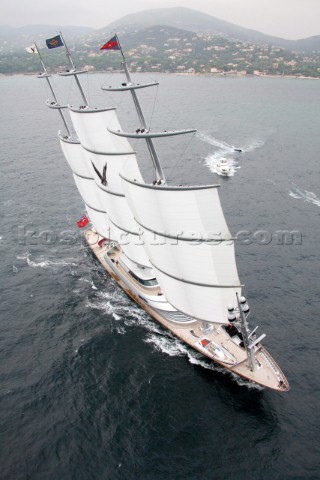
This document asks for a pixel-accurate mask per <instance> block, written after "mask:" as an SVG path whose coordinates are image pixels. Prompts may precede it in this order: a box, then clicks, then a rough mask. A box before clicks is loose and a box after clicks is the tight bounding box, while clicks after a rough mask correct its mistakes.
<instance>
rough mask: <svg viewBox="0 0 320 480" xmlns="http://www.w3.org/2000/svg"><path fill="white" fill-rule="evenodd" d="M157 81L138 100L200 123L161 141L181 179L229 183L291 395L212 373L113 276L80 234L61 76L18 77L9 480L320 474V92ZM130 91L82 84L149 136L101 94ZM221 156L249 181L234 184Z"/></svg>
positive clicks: (222, 80) (269, 83)
mask: <svg viewBox="0 0 320 480" xmlns="http://www.w3.org/2000/svg"><path fill="white" fill-rule="evenodd" d="M154 76H155V75H139V76H138V81H140V82H143V81H149V80H153V79H154V78H153V77H154ZM151 77H152V78H151ZM156 78H157V79H159V80H160V87H159V88H155V89H148V90H145V91H144V92H143V95H142V94H141V93H139V96H140V97H141V98H142V103H143V106H144V108H145V111H146V118H147V122H148V125H150V126H151V128H152V129H157V128H161V129H165V130H169V129H170V128H188V127H196V128H197V129H198V131H197V133H196V134H195V135H191V136H186V137H179V138H178V137H177V138H173V139H172V140H170V139H166V140H159V141H157V142H156V147H157V149H158V152H159V157H160V158H161V160H162V163H163V166H164V170H165V174H166V176H167V178H168V181H169V182H170V183H178V184H181V183H189V184H199V183H209V184H216V183H219V184H220V185H221V187H220V190H219V193H220V198H221V202H222V206H223V209H224V212H225V216H226V219H227V222H228V225H229V227H230V230H231V232H232V233H233V234H234V235H237V237H238V240H237V241H236V245H235V246H236V258H237V265H238V270H239V275H240V278H241V281H242V282H243V283H244V284H245V289H244V292H245V294H246V295H247V298H248V302H249V304H250V306H251V311H252V314H251V316H250V317H249V319H250V324H251V326H252V327H255V326H256V325H259V326H260V327H259V332H260V333H263V332H265V333H266V334H267V338H266V340H265V342H264V343H265V345H266V347H267V348H268V349H269V350H270V352H271V353H272V355H273V356H274V357H275V359H276V360H277V361H278V362H279V364H280V366H281V368H282V369H283V371H284V372H285V374H286V375H287V377H288V380H289V382H290V385H291V390H290V392H289V393H286V394H279V393H276V392H272V391H268V390H264V389H262V388H258V387H255V386H252V385H251V384H249V383H248V382H246V381H244V380H241V379H239V378H238V377H236V376H234V375H231V374H230V373H228V372H227V371H225V370H223V369H222V368H221V367H219V366H216V365H214V364H213V363H210V362H209V361H208V360H206V359H205V358H204V357H203V356H201V355H200V354H199V353H196V352H194V351H193V350H191V349H190V348H189V347H187V346H186V345H184V344H182V343H181V342H180V341H179V340H177V339H176V338H174V337H173V336H172V335H171V334H170V333H168V332H166V331H165V330H164V329H163V328H162V327H161V326H159V325H158V324H157V323H155V322H154V321H153V320H152V319H151V318H150V317H149V316H148V315H147V314H146V313H144V312H143V311H142V310H140V309H139V308H138V307H137V306H136V305H135V304H134V303H133V302H132V301H131V300H130V299H129V298H128V297H127V296H126V295H125V294H124V293H123V291H122V290H121V289H120V288H119V287H118V286H117V285H116V284H115V283H114V282H113V281H112V280H111V279H110V278H109V276H108V275H107V274H106V273H105V272H104V270H103V269H102V268H101V266H100V264H99V263H98V262H97V260H96V259H95V257H94V256H93V255H92V254H91V252H90V250H89V248H88V246H87V245H86V244H85V242H84V241H83V238H82V235H81V232H79V231H77V228H76V221H77V220H79V218H81V216H82V215H83V214H84V206H83V203H82V201H81V198H80V196H79V194H78V192H77V190H76V187H75V185H74V182H73V179H72V175H71V172H70V170H69V167H68V166H67V164H66V162H65V160H64V158H63V155H62V152H61V150H60V146H59V142H58V139H57V131H58V130H59V129H60V128H62V125H61V124H60V123H59V117H58V114H57V112H56V111H52V110H50V109H48V108H47V107H46V106H45V105H44V101H45V99H46V98H47V97H50V92H48V91H47V90H46V87H45V80H38V79H36V78H33V77H29V76H13V77H2V78H0V86H1V116H0V124H1V139H2V146H1V178H0V205H1V212H0V215H1V230H0V258H1V300H2V303H1V334H0V374H1V376H0V378H1V393H0V422H1V433H0V435H1V445H0V447H1V448H0V465H1V474H0V477H1V478H2V479H10V480H11V479H14V480H20V479H31V480H37V479H39V480H43V479H48V480H49V479H50V480H53V479H57V478H63V479H64V480H69V479H77V480H80V479H83V480H88V479H90V480H91V479H99V480H101V479H108V480H109V479H110V480H113V479H119V480H120V479H121V480H122V479H125V480H127V479H128V480H131V479H139V480H162V479H173V480H178V479H186V478H188V479H201V480H204V479H208V480H211V479H228V480H233V479H234V480H239V479H246V480H249V479H252V480H257V479H266V480H269V479H270V478H272V479H281V480H284V479H318V478H319V476H320V472H319V458H320V451H319V450H320V449H319V411H318V410H319V409H318V406H319V366H318V350H319V347H318V344H319V326H318V323H319V320H318V310H319V278H318V277H319V273H318V272H319V235H320V226H319V220H320V187H319V171H320V162H319V151H320V137H319V130H320V109H319V104H320V83H319V82H318V81H311V80H306V79H298V80H294V79H285V78H231V77H211V76H207V77H205V76H203V77H195V76H175V75H156ZM72 80H73V79H59V78H53V81H54V85H55V88H56V90H57V95H58V98H59V100H60V102H61V103H65V104H67V103H74V104H75V105H77V102H78V97H77V92H76V89H75V86H74V85H73V83H72ZM121 80H122V77H121V76H119V75H108V76H107V75H102V74H101V75H89V76H88V77H84V78H83V85H84V88H85V89H86V92H87V95H88V97H89V99H90V104H91V105H93V106H106V107H109V106H111V105H114V106H117V107H118V116H119V118H120V120H121V123H122V125H123V128H124V130H127V131H128V130H131V131H133V130H135V129H136V128H137V127H138V126H139V124H138V121H137V119H136V117H135V114H134V112H133V108H132V105H131V103H130V102H131V100H130V97H129V94H119V95H116V96H111V95H110V94H107V93H105V92H102V91H101V90H100V86H102V85H109V84H113V85H116V84H118V83H119V82H120V81H121ZM78 103H79V102H78ZM133 146H134V148H135V149H136V150H137V152H138V156H139V162H140V165H141V170H142V171H143V174H144V175H145V178H147V179H148V178H152V175H151V174H150V171H151V172H152V169H151V170H150V163H149V159H148V157H147V154H146V151H145V148H144V147H143V146H141V144H140V143H138V142H137V141H136V142H134V143H133ZM235 148H236V149H241V150H242V152H236V151H235ZM220 158H227V160H228V161H229V163H230V165H231V166H232V176H230V177H228V178H224V177H221V176H219V175H218V173H217V171H216V163H217V161H219V159H220ZM209 208H210V205H208V209H209Z"/></svg>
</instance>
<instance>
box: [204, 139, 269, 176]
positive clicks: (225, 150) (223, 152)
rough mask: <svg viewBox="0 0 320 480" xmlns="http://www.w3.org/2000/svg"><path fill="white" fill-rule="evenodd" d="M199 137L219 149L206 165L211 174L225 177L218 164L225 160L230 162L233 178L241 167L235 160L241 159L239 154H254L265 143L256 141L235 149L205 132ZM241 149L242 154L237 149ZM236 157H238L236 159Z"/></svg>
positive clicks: (207, 159) (210, 155)
mask: <svg viewBox="0 0 320 480" xmlns="http://www.w3.org/2000/svg"><path fill="white" fill-rule="evenodd" d="M197 137H198V138H200V140H202V141H203V142H205V143H208V144H209V145H212V146H214V147H218V150H216V151H215V152H214V153H211V154H209V155H208V156H207V157H206V159H205V163H206V165H207V167H208V168H209V169H210V170H211V172H213V173H216V174H217V175H223V174H222V173H221V172H220V171H219V170H218V169H217V164H218V162H219V160H221V159H222V158H225V159H226V160H228V163H229V165H230V167H231V173H230V174H229V176H233V175H234V174H235V172H236V171H237V170H239V169H240V168H241V167H240V166H239V164H238V162H237V160H236V159H235V158H239V153H241V154H243V153H246V152H252V151H253V150H255V149H257V148H260V147H262V146H263V145H264V143H265V142H264V141H262V140H254V141H252V142H251V143H249V144H248V145H242V146H240V147H239V146H237V147H235V146H234V145H229V144H228V143H227V142H224V141H223V140H218V139H216V138H214V137H212V136H210V135H208V134H207V133H205V132H199V133H198V134H197ZM238 148H240V149H241V152H237V151H236V149H238ZM235 156H236V157H235Z"/></svg>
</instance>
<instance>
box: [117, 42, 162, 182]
mask: <svg viewBox="0 0 320 480" xmlns="http://www.w3.org/2000/svg"><path fill="white" fill-rule="evenodd" d="M115 36H116V39H117V42H118V44H119V47H120V51H121V55H122V58H123V62H122V65H123V67H124V71H125V75H126V78H127V81H128V83H132V79H131V75H130V72H129V70H128V66H127V62H126V59H125V56H124V54H123V50H122V47H121V44H120V41H119V38H118V35H117V34H116V35H115ZM130 92H131V96H132V100H133V103H134V106H135V108H136V110H137V114H138V117H139V120H140V124H141V128H142V129H145V130H147V129H148V126H147V123H146V120H145V117H144V114H143V111H142V108H141V105H140V102H139V99H138V96H137V94H136V92H135V90H134V89H130ZM146 143H147V147H148V150H149V153H150V156H151V159H152V162H153V165H154V167H155V170H156V179H157V181H160V182H161V183H166V179H165V176H164V173H163V170H162V166H161V163H160V160H159V157H158V154H157V152H156V149H155V146H154V144H153V141H152V138H146Z"/></svg>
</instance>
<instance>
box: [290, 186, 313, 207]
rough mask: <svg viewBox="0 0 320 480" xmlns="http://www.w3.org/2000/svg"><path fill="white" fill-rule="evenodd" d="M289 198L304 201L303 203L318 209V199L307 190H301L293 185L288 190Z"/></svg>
mask: <svg viewBox="0 0 320 480" xmlns="http://www.w3.org/2000/svg"><path fill="white" fill-rule="evenodd" d="M289 196H290V197H292V198H295V199H299V200H304V201H305V202H308V203H312V204H313V205H317V207H320V199H319V197H317V196H316V194H315V193H313V192H308V190H302V189H301V188H300V187H297V186H296V185H293V186H292V187H291V189H289Z"/></svg>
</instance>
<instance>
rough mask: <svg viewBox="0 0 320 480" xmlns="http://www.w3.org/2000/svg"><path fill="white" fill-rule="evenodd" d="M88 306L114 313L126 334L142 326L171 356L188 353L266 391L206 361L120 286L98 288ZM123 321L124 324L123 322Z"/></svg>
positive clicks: (150, 340)
mask: <svg viewBox="0 0 320 480" xmlns="http://www.w3.org/2000/svg"><path fill="white" fill-rule="evenodd" d="M86 307H87V308H96V309H98V310H100V311H102V312H103V313H106V314H108V315H112V317H113V319H114V320H115V321H116V322H117V325H115V330H116V332H117V333H119V334H121V335H124V334H125V333H126V330H125V327H137V326H138V327H142V328H144V329H145V330H146V331H147V335H146V338H145V339H144V342H145V343H148V344H150V345H152V346H153V347H154V348H155V349H156V350H158V351H161V352H162V353H165V354H166V355H169V356H170V357H177V356H186V357H187V358H188V360H189V362H190V363H191V364H193V365H198V366H200V367H202V368H205V369H207V370H212V371H215V372H219V373H222V374H223V375H229V376H231V377H232V378H233V380H234V381H235V382H236V383H237V384H238V385H240V386H246V387H248V388H254V389H256V390H262V387H259V386H257V385H253V384H251V382H249V381H246V380H244V379H242V378H240V377H238V375H236V374H234V373H233V372H230V371H229V370H227V369H225V368H223V367H220V366H219V365H218V364H216V363H214V362H212V361H210V360H206V358H205V357H204V356H203V355H201V353H199V352H196V351H195V350H193V349H192V348H190V347H189V346H188V345H186V344H184V343H183V342H181V341H180V340H179V339H177V338H176V337H175V336H174V335H173V334H171V333H170V332H169V331H167V330H164V329H163V328H162V327H161V325H159V324H158V323H156V322H155V321H154V320H153V319H152V318H151V317H150V316H149V315H148V314H147V313H146V312H144V311H143V310H142V309H140V308H139V307H138V306H136V305H135V304H132V303H131V302H130V300H128V298H127V297H126V296H125V295H124V293H123V292H122V291H121V290H118V289H116V290H115V291H114V292H110V291H104V292H100V291H98V292H97V293H96V298H95V299H94V300H93V301H87V303H86ZM121 321H123V323H122V324H121Z"/></svg>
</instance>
